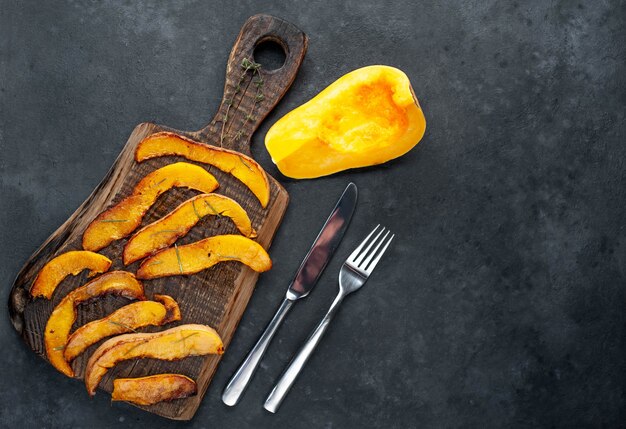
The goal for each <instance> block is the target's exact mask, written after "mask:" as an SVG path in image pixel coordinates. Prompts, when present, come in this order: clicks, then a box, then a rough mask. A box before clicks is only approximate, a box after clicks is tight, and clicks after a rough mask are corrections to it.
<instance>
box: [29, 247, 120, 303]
mask: <svg viewBox="0 0 626 429" xmlns="http://www.w3.org/2000/svg"><path fill="white" fill-rule="evenodd" d="M110 267H111V260H110V259H109V258H107V257H106V256H104V255H100V254H99V253H94V252H88V251H86V250H73V251H70V252H66V253H62V254H60V255H59V256H57V257H56V258H54V259H52V260H51V261H50V262H48V263H47V264H46V265H44V266H43V268H42V269H41V271H39V274H37V278H36V279H35V281H34V282H33V286H32V287H31V288H30V294H31V295H32V296H33V297H34V298H37V297H40V296H41V297H44V298H47V299H50V298H52V294H53V293H54V291H55V289H56V288H57V286H58V285H59V283H61V282H62V281H63V279H64V278H65V277H67V276H69V275H70V274H71V275H73V276H75V275H77V274H79V273H80V272H81V271H83V270H89V277H93V276H95V275H96V274H100V273H103V272H105V271H107V270H108V269H109V268H110Z"/></svg>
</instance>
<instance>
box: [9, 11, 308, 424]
mask: <svg viewBox="0 0 626 429" xmlns="http://www.w3.org/2000/svg"><path fill="white" fill-rule="evenodd" d="M268 41H270V42H274V43H278V44H279V45H280V46H281V47H282V48H283V50H284V52H285V56H286V59H285V63H284V65H283V66H282V67H281V68H279V69H277V70H271V71H267V70H263V68H261V69H260V71H259V73H260V77H261V78H262V79H263V81H264V83H263V85H262V89H261V90H262V94H263V99H262V100H261V101H259V97H258V92H257V86H256V85H255V84H254V82H253V81H252V79H253V75H252V73H250V72H248V73H243V72H244V69H243V68H242V66H241V64H242V62H243V61H244V59H249V60H253V59H254V56H253V53H254V50H255V48H256V47H257V46H258V45H259V44H261V43H264V42H268ZM306 48H307V37H306V35H305V34H304V33H303V32H302V31H300V30H299V29H298V28H296V27H295V26H294V25H292V24H290V23H288V22H286V21H283V20H281V19H278V18H275V17H272V16H268V15H256V16H253V17H251V18H250V19H249V20H248V21H247V22H246V23H245V25H244V26H243V28H242V29H241V32H240V34H239V37H238V38H237V40H236V42H235V45H234V47H233V49H232V52H231V54H230V57H229V59H228V64H227V68H226V83H225V86H224V97H223V99H222V103H221V104H220V107H219V109H218V111H217V114H216V115H215V117H214V119H213V120H212V121H211V123H210V124H209V125H207V126H206V127H205V128H203V129H201V130H200V131H196V132H185V131H177V130H173V129H171V128H169V127H166V126H162V125H156V124H151V123H144V124H140V125H138V126H137V127H136V128H135V129H134V131H133V133H132V134H131V135H130V138H129V139H128V142H127V143H126V146H125V147H124V149H123V150H122V152H121V154H120V155H119V157H118V158H117V160H116V161H115V163H114V164H113V166H112V168H111V170H110V171H109V173H108V174H107V175H106V177H105V178H104V179H103V180H102V182H101V183H100V184H99V185H98V187H97V188H96V189H95V190H94V192H93V193H92V194H91V195H90V196H89V197H88V198H87V200H86V201H85V202H84V203H83V204H82V205H81V206H80V207H79V208H78V209H77V210H76V211H75V212H74V214H73V215H72V216H71V217H70V218H69V219H68V220H67V221H66V222H65V223H64V224H63V225H61V227H60V228H59V229H58V230H57V231H56V232H55V233H54V234H52V235H51V236H50V237H49V238H48V239H47V240H46V241H45V243H43V245H42V246H41V247H40V248H39V249H38V250H37V251H36V252H35V253H34V254H33V255H32V256H31V257H30V259H28V261H27V262H26V264H25V265H24V267H23V268H22V270H21V271H20V273H19V274H18V276H17V278H16V280H15V282H14V284H13V289H12V291H11V296H10V300H9V309H10V316H11V321H12V323H13V326H14V327H15V329H16V330H17V332H18V333H19V334H20V335H21V337H22V338H23V339H24V341H25V342H26V344H28V346H29V347H31V348H32V349H33V350H34V351H35V352H36V353H37V354H38V355H40V356H41V357H43V358H44V359H46V354H45V348H44V344H43V332H44V328H45V324H46V321H47V320H48V317H49V315H50V313H51V312H52V310H53V308H54V307H55V306H56V305H57V304H58V303H59V301H60V300H61V299H62V298H63V297H64V296H65V295H66V294H67V293H68V292H69V291H71V290H73V289H75V288H76V287H78V286H80V285H83V284H84V283H86V282H87V276H86V272H83V273H82V274H80V275H78V276H69V277H67V278H66V279H65V280H64V281H63V282H62V283H61V285H60V286H59V287H58V288H57V290H56V292H55V293H54V295H53V299H52V300H46V299H41V298H40V299H36V300H32V299H31V298H30V295H29V290H30V287H31V284H32V282H33V280H34V278H35V276H36V275H37V273H38V272H39V270H40V269H41V268H42V266H43V265H44V264H45V263H46V262H48V261H49V260H51V259H52V258H53V257H55V256H57V255H59V254H61V253H64V252H67V251H69V250H79V249H81V238H82V235H83V232H84V230H85V228H86V227H87V225H89V223H90V222H91V221H92V220H93V219H94V218H95V217H96V216H97V215H98V214H99V213H101V212H102V211H104V210H105V209H107V208H108V207H110V206H112V205H114V204H116V203H117V202H119V201H120V200H122V199H123V198H124V197H126V196H128V195H129V193H130V192H131V190H132V188H133V187H134V185H135V184H136V183H137V182H138V181H139V180H141V178H142V177H144V176H145V175H146V174H148V173H150V172H151V171H153V170H155V169H157V168H160V167H163V166H164V165H166V164H170V163H172V162H176V161H186V162H191V161H188V160H185V159H183V158H179V157H162V158H155V159H151V160H148V161H144V162H142V163H140V164H138V163H136V162H135V161H134V159H133V156H134V151H135V147H136V146H137V144H138V143H139V142H140V141H141V140H142V139H143V138H144V137H146V136H148V135H150V134H152V133H155V132H158V131H174V132H177V133H180V134H182V135H185V136H188V137H191V138H193V139H194V140H197V141H200V142H203V143H206V144H210V145H215V146H221V147H224V148H228V149H233V150H236V151H239V152H242V153H244V154H246V155H251V153H250V139H251V136H252V134H253V133H254V131H255V130H256V129H257V128H258V126H259V124H260V123H261V122H262V121H263V119H264V118H265V117H266V116H267V114H268V113H269V112H270V111H271V110H272V109H273V108H274V106H275V105H276V104H277V103H278V101H279V100H280V99H281V98H282V96H283V95H284V94H285V93H286V92H287V90H288V89H289V87H290V85H291V84H292V82H293V80H294V78H295V76H296V73H297V71H298V68H299V67H300V64H301V63H302V60H303V58H304V55H305V52H306ZM258 76H259V75H255V76H254V78H255V79H256V78H257V77H258ZM198 165H203V164H198ZM203 166H205V167H206V168H207V170H208V171H209V172H210V173H211V174H213V175H214V176H215V177H216V179H217V180H218V182H219V184H220V186H219V188H218V189H217V190H216V191H215V192H217V193H219V194H223V195H226V196H228V197H230V198H233V199H234V200H235V201H237V202H238V203H239V204H241V206H242V207H243V208H244V209H245V210H246V211H247V213H248V215H249V216H250V219H251V220H252V225H253V227H254V228H256V230H257V232H258V238H257V241H258V242H259V243H260V244H261V245H262V246H263V247H265V248H266V249H267V248H268V247H269V246H270V243H271V241H272V238H273V237H274V234H275V233H276V230H277V228H278V226H279V225H280V222H281V220H282V217H283V214H284V213H285V210H286V209H287V204H288V201H289V196H288V195H287V192H286V191H285V189H283V187H282V186H281V185H280V184H279V183H278V182H277V181H276V180H275V179H273V178H272V177H269V181H270V187H271V197H270V202H269V204H268V206H267V208H266V209H263V208H262V207H261V205H260V203H259V201H258V200H257V199H256V198H255V196H254V195H253V194H252V193H251V192H250V191H249V190H248V188H247V187H246V186H244V185H243V184H242V183H241V182H239V181H238V180H237V179H235V178H234V177H232V176H230V175H229V174H226V173H224V172H222V171H220V170H218V169H216V168H214V167H210V166H208V165H203ZM195 194H197V192H195V191H191V190H187V189H182V188H173V189H171V190H169V191H168V192H166V193H165V194H163V195H162V196H161V197H159V199H158V200H157V202H156V204H155V205H154V206H153V207H152V208H151V209H150V211H149V212H148V213H147V215H146V216H145V218H144V219H143V222H142V225H146V224H148V223H151V222H153V221H155V220H156V219H158V218H160V217H162V216H163V215H165V214H167V213H169V212H170V211H171V210H172V209H174V208H175V207H177V206H178V205H179V204H180V203H182V202H183V201H185V200H186V199H188V198H190V197H191V196H193V195H195ZM229 233H230V234H237V233H238V231H237V230H236V229H235V227H234V225H233V224H232V222H230V221H229V219H227V218H215V217H214V216H207V217H206V218H204V219H202V220H201V221H200V223H198V225H196V226H195V227H194V228H193V229H192V230H191V231H190V232H189V234H188V235H187V236H186V237H184V238H182V239H180V240H179V241H178V243H179V244H186V243H190V242H194V241H197V240H200V239H202V238H205V237H207V236H212V235H217V234H229ZM126 241H127V240H126V239H123V240H119V241H117V242H114V243H113V244H111V245H110V246H108V247H106V248H105V249H103V250H102V251H101V252H100V253H103V254H104V255H106V256H107V257H109V258H110V259H111V260H112V261H113V266H112V267H111V270H114V269H120V270H126V271H130V272H132V273H135V272H136V271H137V268H138V265H139V262H136V263H134V264H132V265H129V266H127V267H124V265H123V264H122V262H121V252H122V249H123V246H124V244H125V243H126ZM270 255H271V254H270ZM257 278H258V274H257V273H256V272H254V271H252V270H251V269H249V268H247V267H246V266H244V265H242V264H240V263H237V262H225V263H220V264H217V265H216V266H214V267H212V268H210V269H208V270H205V271H203V272H200V273H198V274H196V275H193V276H175V277H165V278H161V279H156V280H147V281H144V282H143V284H144V287H145V290H146V295H147V296H148V298H149V299H150V298H151V297H152V296H153V295H154V294H155V293H165V294H168V295H171V296H172V297H174V298H175V299H176V301H177V302H178V304H179V305H180V309H181V312H182V316H183V317H182V321H181V322H178V323H173V324H168V325H166V326H165V327H153V328H146V329H143V330H142V331H146V332H152V331H158V330H162V329H166V328H170V327H173V326H175V325H177V324H182V323H202V324H207V325H210V326H212V327H214V328H215V329H216V330H217V331H218V333H219V334H220V336H221V337H222V339H223V341H224V345H225V346H226V353H228V344H229V343H230V340H231V338H232V336H233V334H234V332H235V329H236V328H237V325H238V323H239V320H240V319H241V316H242V315H243V312H244V310H245V308H246V305H247V303H248V300H249V299H250V296H251V295H252V291H253V290H254V286H255V284H256V281H257ZM128 303H129V301H127V300H125V299H123V298H119V297H112V296H108V297H103V298H100V299H97V300H95V301H93V302H91V303H89V304H87V305H81V306H79V308H78V318H77V321H76V324H75V325H74V328H73V329H75V328H76V327H78V326H81V325H83V324H85V323H87V322H90V321H92V320H95V319H100V318H102V317H104V316H106V315H108V314H110V313H111V312H112V311H113V310H115V309H117V308H119V307H121V306H122V305H125V304H128ZM97 346H98V344H96V345H94V346H92V347H90V348H89V349H88V350H87V351H86V352H85V353H84V354H83V355H82V356H80V357H79V358H77V359H76V361H75V362H74V365H73V367H74V370H75V371H76V374H77V377H79V378H80V379H82V377H83V375H84V371H85V365H86V363H87V360H88V357H89V356H90V355H91V354H92V353H93V351H94V350H95V349H96V348H97ZM219 361H220V357H219V356H208V357H191V358H186V359H184V360H180V361H177V362H164V361H159V360H153V359H139V360H135V361H129V362H124V363H122V364H120V365H118V366H117V367H115V368H114V369H112V370H111V371H109V373H108V374H107V376H106V377H105V379H104V380H103V382H102V383H101V384H100V388H101V389H103V390H105V391H106V392H111V390H112V380H113V379H115V378H118V377H141V376H145V375H150V374H158V373H164V372H175V373H182V374H185V375H187V376H189V377H191V378H193V379H194V380H196V382H197V384H198V395H197V396H194V397H191V398H188V399H179V400H176V401H173V402H169V403H160V404H156V405H153V406H148V407H141V408H144V409H146V410H148V411H150V412H153V413H156V414H159V415H161V416H164V417H168V418H171V419H177V420H189V419H191V418H192V417H193V415H194V414H195V412H196V410H197V408H198V406H199V405H200V402H201V400H202V397H203V396H204V393H205V392H206V389H207V387H208V385H209V383H210V381H211V378H212V377H213V374H214V373H215V371H216V369H217V365H218V363H219ZM51 370H52V368H51ZM221 387H222V386H217V387H216V388H221ZM76 388H77V390H78V391H81V390H83V391H84V386H83V385H82V384H81V383H79V382H77V383H76ZM50 389H54V386H50ZM84 394H85V395H86V394H87V393H86V391H85V393H84ZM100 394H102V392H100Z"/></svg>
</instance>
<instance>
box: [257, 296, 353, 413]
mask: <svg viewBox="0 0 626 429" xmlns="http://www.w3.org/2000/svg"><path fill="white" fill-rule="evenodd" d="M344 296H345V295H343V293H341V292H340V293H339V295H337V297H336V298H335V300H334V301H333V303H332V305H331V306H330V309H329V310H328V313H326V316H324V318H323V319H322V321H321V322H320V323H319V325H317V327H316V328H315V330H314V331H313V333H312V334H311V336H310V337H309V338H308V339H307V340H306V343H304V345H303V346H302V348H301V349H300V351H298V354H296V356H295V357H294V358H293V360H292V361H291V363H290V364H289V366H287V369H286V370H285V372H284V373H283V375H282V376H281V377H280V380H278V383H276V386H274V389H273V390H272V392H271V393H270V395H269V396H268V397H267V399H266V401H265V405H264V406H263V407H264V408H265V409H266V410H267V411H269V412H271V413H275V412H276V410H277V409H278V407H279V406H280V404H281V403H282V402H283V399H285V396H286V395H287V392H289V389H291V386H292V385H293V383H294V382H295V381H296V378H297V377H298V374H300V371H302V368H304V365H305V364H306V363H307V361H308V360H309V358H310V357H311V355H312V354H313V351H314V350H315V349H316V348H317V345H318V344H319V342H320V341H321V339H322V337H323V336H324V333H325V332H326V330H327V329H328V326H329V325H330V322H331V320H333V318H334V317H335V314H337V311H338V310H339V305H340V304H341V302H342V301H343V298H344Z"/></svg>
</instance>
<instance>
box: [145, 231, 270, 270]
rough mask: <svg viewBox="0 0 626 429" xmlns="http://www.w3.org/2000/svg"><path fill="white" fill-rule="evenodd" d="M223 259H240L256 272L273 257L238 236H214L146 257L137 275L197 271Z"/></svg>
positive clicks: (265, 265)
mask: <svg viewBox="0 0 626 429" xmlns="http://www.w3.org/2000/svg"><path fill="white" fill-rule="evenodd" d="M224 261H237V262H241V263H243V264H245V265H247V266H249V267H250V268H252V269H253V270H255V271H257V272H264V271H267V270H269V269H270V268H272V260H271V259H270V257H269V255H268V254H267V252H266V251H265V249H263V247H262V246H261V245H260V244H259V243H257V242H256V241H252V240H250V239H249V238H247V237H243V236H241V235H216V236H213V237H208V238H205V239H203V240H200V241H196V242H194V243H190V244H186V245H184V246H177V247H170V248H168V249H165V250H162V251H160V252H158V253H157V254H155V255H154V256H151V257H150V258H147V259H145V260H144V261H143V262H142V263H141V265H140V266H139V269H138V270H137V278H139V279H146V280H149V279H156V278H159V277H167V276H180V275H187V274H196V273H199V272H200V271H203V270H206V269H207V268H210V267H212V266H213V265H215V264H217V263H219V262H224Z"/></svg>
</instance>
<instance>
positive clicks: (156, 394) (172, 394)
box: [111, 374, 198, 405]
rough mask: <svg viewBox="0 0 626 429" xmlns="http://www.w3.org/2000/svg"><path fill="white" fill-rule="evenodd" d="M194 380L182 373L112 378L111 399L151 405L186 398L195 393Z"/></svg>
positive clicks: (196, 389)
mask: <svg viewBox="0 0 626 429" xmlns="http://www.w3.org/2000/svg"><path fill="white" fill-rule="evenodd" d="M197 391H198V388H197V386H196V382H195V381H193V380H192V379H191V378H189V377H187V376H184V375H182V374H156V375H149V376H147V377H138V378H116V379H115V380H113V392H111V400H112V401H126V402H130V403H133V404H136V405H153V404H156V403H159V402H163V401H173V400H174V399H181V398H187V397H189V396H193V395H195V394H196V393H197Z"/></svg>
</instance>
